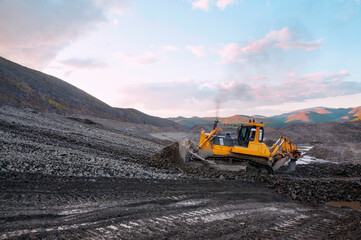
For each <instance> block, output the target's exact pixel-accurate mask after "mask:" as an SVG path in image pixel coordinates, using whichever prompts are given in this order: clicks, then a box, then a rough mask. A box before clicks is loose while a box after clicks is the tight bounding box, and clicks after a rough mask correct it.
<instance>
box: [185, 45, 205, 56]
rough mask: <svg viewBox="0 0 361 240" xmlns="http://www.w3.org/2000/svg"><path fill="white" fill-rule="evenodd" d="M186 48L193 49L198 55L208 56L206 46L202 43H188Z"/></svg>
mask: <svg viewBox="0 0 361 240" xmlns="http://www.w3.org/2000/svg"><path fill="white" fill-rule="evenodd" d="M186 49H188V50H189V51H191V52H192V53H193V54H194V55H195V56H197V57H205V56H206V53H205V48H204V46H202V45H197V46H192V45H187V46H186Z"/></svg>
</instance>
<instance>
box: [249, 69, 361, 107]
mask: <svg viewBox="0 0 361 240" xmlns="http://www.w3.org/2000/svg"><path fill="white" fill-rule="evenodd" d="M288 76H289V77H291V79H289V80H285V81H283V82H282V83H280V84H278V85H270V84H262V85H258V86H255V87H254V88H253V89H252V93H253V94H254V96H255V99H257V100H258V101H259V102H261V101H263V102H265V103H266V102H267V104H264V105H273V104H280V103H284V102H289V101H296V102H297V101H305V100H309V99H316V98H327V97H337V96H345V95H351V94H356V93H360V92H361V83H359V82H352V81H346V80H345V78H346V77H347V76H349V73H348V71H346V70H342V71H340V72H338V73H329V74H323V73H311V74H306V75H305V76H302V77H301V76H297V75H296V74H294V73H291V74H288Z"/></svg>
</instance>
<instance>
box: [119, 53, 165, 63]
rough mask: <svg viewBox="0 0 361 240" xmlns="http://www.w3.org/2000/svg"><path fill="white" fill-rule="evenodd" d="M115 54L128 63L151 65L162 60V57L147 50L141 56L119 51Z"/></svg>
mask: <svg viewBox="0 0 361 240" xmlns="http://www.w3.org/2000/svg"><path fill="white" fill-rule="evenodd" d="M115 56H117V57H119V58H120V59H121V60H122V61H123V62H124V63H126V64H139V65H149V64H153V63H156V62H158V61H160V60H161V59H160V58H157V57H156V56H155V55H154V54H153V53H152V52H145V53H143V54H142V55H139V56H133V55H130V54H127V53H123V52H118V53H116V54H115Z"/></svg>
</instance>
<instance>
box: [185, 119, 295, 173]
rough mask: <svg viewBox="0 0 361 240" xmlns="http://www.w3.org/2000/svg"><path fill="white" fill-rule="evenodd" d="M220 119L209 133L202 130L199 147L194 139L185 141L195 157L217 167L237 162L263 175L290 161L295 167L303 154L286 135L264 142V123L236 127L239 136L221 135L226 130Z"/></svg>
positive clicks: (243, 124) (188, 149)
mask: <svg viewBox="0 0 361 240" xmlns="http://www.w3.org/2000/svg"><path fill="white" fill-rule="evenodd" d="M217 122H218V121H216V122H215V124H214V126H213V130H212V131H211V132H210V133H206V132H205V131H204V130H203V129H201V135H200V138H199V144H198V149H195V144H192V143H191V141H189V140H187V141H185V142H184V144H183V146H184V148H185V150H186V152H188V153H189V154H190V155H191V156H192V158H193V159H194V158H195V159H197V160H201V161H205V162H207V163H208V164H211V165H215V166H217V165H218V166H220V165H238V166H239V169H243V170H246V171H247V172H256V173H261V174H274V173H275V171H277V170H278V169H279V168H280V167H281V166H283V165H285V164H286V163H287V162H288V170H287V171H293V170H295V167H296V161H297V159H298V158H300V156H301V153H300V152H299V151H298V149H297V148H296V147H295V145H294V144H293V143H292V142H291V141H290V140H289V139H288V138H287V137H282V136H281V137H280V138H279V139H278V141H277V142H276V143H274V144H273V145H272V147H268V146H267V145H266V144H265V143H264V142H263V139H264V128H265V125H264V124H262V123H254V122H249V123H242V124H240V126H239V127H238V128H237V136H236V137H235V138H232V136H231V134H230V133H226V134H225V135H222V134H221V133H222V132H223V130H222V129H220V128H218V127H217ZM181 155H182V154H181ZM183 156H185V155H184V154H183Z"/></svg>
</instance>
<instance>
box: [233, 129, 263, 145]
mask: <svg viewBox="0 0 361 240" xmlns="http://www.w3.org/2000/svg"><path fill="white" fill-rule="evenodd" d="M263 131H264V129H263V126H262V125H261V124H241V126H239V127H238V138H237V140H238V145H239V146H241V147H248V144H249V142H251V141H252V142H253V141H256V142H263Z"/></svg>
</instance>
